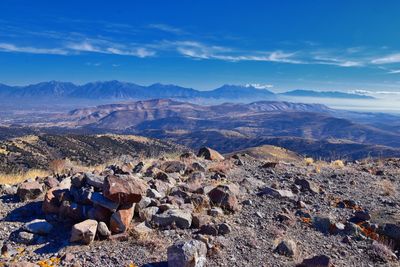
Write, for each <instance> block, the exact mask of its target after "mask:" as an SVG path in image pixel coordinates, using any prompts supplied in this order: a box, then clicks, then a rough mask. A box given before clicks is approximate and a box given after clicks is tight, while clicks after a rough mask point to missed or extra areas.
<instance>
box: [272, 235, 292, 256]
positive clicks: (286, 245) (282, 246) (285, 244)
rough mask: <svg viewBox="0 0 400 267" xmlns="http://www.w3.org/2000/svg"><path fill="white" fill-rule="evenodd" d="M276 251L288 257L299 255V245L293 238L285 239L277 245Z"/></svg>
mask: <svg viewBox="0 0 400 267" xmlns="http://www.w3.org/2000/svg"><path fill="white" fill-rule="evenodd" d="M274 252H275V253H278V254H280V255H284V256H287V257H293V256H295V255H297V245H296V243H295V242H294V241H293V240H290V239H284V240H282V241H281V242H279V244H278V245H277V246H276V247H275V249H274Z"/></svg>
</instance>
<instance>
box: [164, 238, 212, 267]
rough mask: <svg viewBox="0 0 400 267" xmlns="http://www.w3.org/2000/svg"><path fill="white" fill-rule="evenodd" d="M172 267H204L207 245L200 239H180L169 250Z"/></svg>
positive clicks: (169, 264)
mask: <svg viewBox="0 0 400 267" xmlns="http://www.w3.org/2000/svg"><path fill="white" fill-rule="evenodd" d="M167 254H168V266H170V267H203V266H205V265H206V261H207V258H206V254H207V247H206V245H205V243H203V242H201V241H199V240H191V241H188V242H185V241H178V242H176V243H175V244H173V245H172V246H170V247H169V248H168V250H167Z"/></svg>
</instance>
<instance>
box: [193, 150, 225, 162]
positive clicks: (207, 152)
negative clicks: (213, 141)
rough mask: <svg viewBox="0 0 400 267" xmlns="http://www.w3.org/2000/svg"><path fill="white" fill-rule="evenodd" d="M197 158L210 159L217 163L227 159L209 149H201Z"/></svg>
mask: <svg viewBox="0 0 400 267" xmlns="http://www.w3.org/2000/svg"><path fill="white" fill-rule="evenodd" d="M197 156H198V157H202V158H205V159H208V160H216V161H219V160H224V159H225V158H224V157H223V156H222V155H221V154H220V153H218V152H217V151H215V150H213V149H211V148H209V147H203V148H200V150H199V153H198V154H197Z"/></svg>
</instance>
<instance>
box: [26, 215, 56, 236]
mask: <svg viewBox="0 0 400 267" xmlns="http://www.w3.org/2000/svg"><path fill="white" fill-rule="evenodd" d="M23 229H24V230H26V231H28V232H31V233H34V234H39V235H47V234H49V233H50V232H51V230H53V225H51V224H50V223H48V222H47V221H46V220H41V219H36V220H33V221H31V222H28V223H26V224H25V225H24V227H23Z"/></svg>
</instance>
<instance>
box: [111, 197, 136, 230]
mask: <svg viewBox="0 0 400 267" xmlns="http://www.w3.org/2000/svg"><path fill="white" fill-rule="evenodd" d="M134 213H135V204H129V205H126V206H122V207H121V208H120V209H119V210H118V211H116V212H114V213H113V215H111V219H110V230H111V232H112V233H113V234H120V233H124V232H126V230H128V228H129V225H130V224H131V221H132V218H133V214H134Z"/></svg>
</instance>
